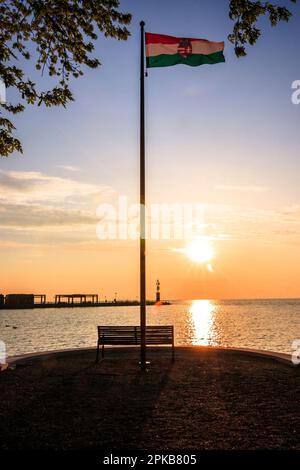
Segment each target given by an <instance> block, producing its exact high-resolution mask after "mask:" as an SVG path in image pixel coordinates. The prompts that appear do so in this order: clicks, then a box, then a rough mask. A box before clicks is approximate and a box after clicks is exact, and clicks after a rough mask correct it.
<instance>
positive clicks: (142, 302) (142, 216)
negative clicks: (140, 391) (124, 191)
mask: <svg viewBox="0 0 300 470" xmlns="http://www.w3.org/2000/svg"><path fill="white" fill-rule="evenodd" d="M140 27H141V77H140V80H141V81H140V327H141V362H140V364H141V370H142V372H145V371H146V218H145V202H146V197H145V38H144V36H145V32H144V27H145V23H144V21H141V22H140Z"/></svg>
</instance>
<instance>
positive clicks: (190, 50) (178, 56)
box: [145, 33, 225, 67]
mask: <svg viewBox="0 0 300 470" xmlns="http://www.w3.org/2000/svg"><path fill="white" fill-rule="evenodd" d="M145 36H146V61H147V67H169V66H170V65H176V64H185V65H190V66H192V67H196V66H197V65H202V64H217V63H218V62H225V57H224V54H223V51H224V42H211V41H207V40H206V39H192V38H175V37H174V36H166V35H165V34H152V33H146V35H145Z"/></svg>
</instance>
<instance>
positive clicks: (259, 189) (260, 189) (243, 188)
mask: <svg viewBox="0 0 300 470" xmlns="http://www.w3.org/2000/svg"><path fill="white" fill-rule="evenodd" d="M214 189H216V190H222V191H238V192H244V193H266V192H267V191H269V190H270V189H269V188H267V187H265V186H253V185H237V186H235V185H227V184H219V185H217V186H215V188H214Z"/></svg>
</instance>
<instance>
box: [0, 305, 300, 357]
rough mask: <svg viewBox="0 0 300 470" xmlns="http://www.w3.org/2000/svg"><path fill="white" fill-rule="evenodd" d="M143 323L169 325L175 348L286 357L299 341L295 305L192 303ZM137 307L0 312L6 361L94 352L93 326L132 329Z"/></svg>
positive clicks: (153, 310)
mask: <svg viewBox="0 0 300 470" xmlns="http://www.w3.org/2000/svg"><path fill="white" fill-rule="evenodd" d="M147 322H148V324H149V325H150V324H152V325H174V327H175V337H176V338H175V340H176V344H177V345H211V346H234V347H247V348H256V349H266V350H273V351H280V352H286V353H290V352H291V351H292V342H293V341H294V340H295V339H300V300H251V301H249V300H239V301H238V300H234V301H229V300H226V301H214V300H193V301H185V302H174V303H173V304H172V305H166V306H160V307H155V306H153V307H152V306H151V307H148V308H147ZM137 324H139V307H98V308H88V307H87V308H74V309H72V308H63V309H54V308H53V309H45V310H44V309H34V310H3V311H0V340H2V341H4V342H5V344H6V348H7V354H8V356H12V355H16V354H25V353H30V352H37V351H44V350H50V349H65V348H81V347H88V346H95V344H96V336H97V333H96V326H97V325H137Z"/></svg>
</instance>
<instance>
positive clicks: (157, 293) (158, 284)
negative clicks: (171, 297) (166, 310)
mask: <svg viewBox="0 0 300 470" xmlns="http://www.w3.org/2000/svg"><path fill="white" fill-rule="evenodd" d="M156 302H160V282H159V279H157V281H156Z"/></svg>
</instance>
